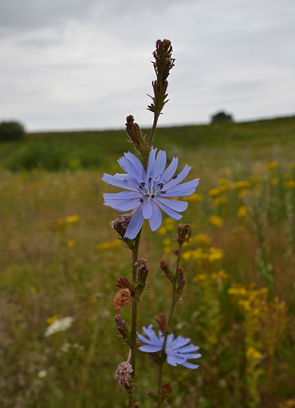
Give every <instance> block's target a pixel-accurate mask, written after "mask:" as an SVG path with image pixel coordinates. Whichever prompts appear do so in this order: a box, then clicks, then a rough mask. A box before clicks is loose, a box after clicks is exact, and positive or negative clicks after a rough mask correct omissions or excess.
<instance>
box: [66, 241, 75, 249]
mask: <svg viewBox="0 0 295 408" xmlns="http://www.w3.org/2000/svg"><path fill="white" fill-rule="evenodd" d="M75 242H76V241H75V240H74V239H70V240H69V241H68V247H70V248H71V247H72V246H74V245H75Z"/></svg>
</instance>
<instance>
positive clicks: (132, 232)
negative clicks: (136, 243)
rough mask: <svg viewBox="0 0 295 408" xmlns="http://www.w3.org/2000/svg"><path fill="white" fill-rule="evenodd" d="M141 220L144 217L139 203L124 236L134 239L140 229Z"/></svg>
mask: <svg viewBox="0 0 295 408" xmlns="http://www.w3.org/2000/svg"><path fill="white" fill-rule="evenodd" d="M143 221H144V218H143V216H142V205H140V206H139V207H138V209H137V210H136V211H135V213H134V214H133V216H132V218H131V221H130V223H129V225H128V227H127V230H126V232H125V235H124V238H129V239H134V238H135V237H136V236H137V234H138V233H139V231H140V230H141V227H142V224H143Z"/></svg>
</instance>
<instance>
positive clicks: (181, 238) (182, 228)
mask: <svg viewBox="0 0 295 408" xmlns="http://www.w3.org/2000/svg"><path fill="white" fill-rule="evenodd" d="M177 232H178V243H179V244H180V243H181V242H189V239H190V237H191V235H192V231H191V227H190V226H189V225H188V224H185V225H181V224H179V225H178V227H177Z"/></svg>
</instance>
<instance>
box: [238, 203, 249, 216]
mask: <svg viewBox="0 0 295 408" xmlns="http://www.w3.org/2000/svg"><path fill="white" fill-rule="evenodd" d="M246 214H247V207H246V206H245V205H242V206H241V207H239V208H238V211H237V217H238V218H244V217H246Z"/></svg>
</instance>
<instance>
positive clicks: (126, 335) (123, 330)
mask: <svg viewBox="0 0 295 408" xmlns="http://www.w3.org/2000/svg"><path fill="white" fill-rule="evenodd" d="M115 320H116V325H117V329H118V332H119V333H120V335H121V336H122V338H123V339H124V340H125V342H126V343H127V344H128V345H129V343H130V330H129V327H128V325H127V323H126V322H125V320H123V319H122V317H121V316H120V315H119V314H117V315H116V317H115Z"/></svg>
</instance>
